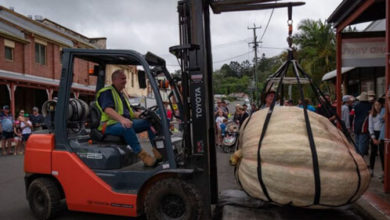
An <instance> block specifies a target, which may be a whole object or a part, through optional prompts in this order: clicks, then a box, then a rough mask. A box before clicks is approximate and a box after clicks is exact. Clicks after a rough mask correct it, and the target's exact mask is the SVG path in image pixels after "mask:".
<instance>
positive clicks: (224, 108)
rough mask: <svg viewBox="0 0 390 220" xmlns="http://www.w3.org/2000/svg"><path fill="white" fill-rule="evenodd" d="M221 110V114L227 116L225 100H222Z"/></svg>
mask: <svg viewBox="0 0 390 220" xmlns="http://www.w3.org/2000/svg"><path fill="white" fill-rule="evenodd" d="M221 105H222V111H223V116H224V117H225V118H228V116H229V108H228V107H227V103H226V101H225V100H222V104H221Z"/></svg>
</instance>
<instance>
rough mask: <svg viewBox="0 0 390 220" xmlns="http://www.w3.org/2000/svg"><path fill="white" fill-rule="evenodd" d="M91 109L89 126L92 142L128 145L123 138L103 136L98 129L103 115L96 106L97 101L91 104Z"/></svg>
mask: <svg viewBox="0 0 390 220" xmlns="http://www.w3.org/2000/svg"><path fill="white" fill-rule="evenodd" d="M89 107H90V110H89V126H90V128H91V133H90V136H91V138H92V140H93V141H96V142H104V143H113V144H120V145H126V142H125V140H124V139H123V138H122V137H121V136H116V135H105V134H102V132H101V131H99V130H98V127H99V125H100V118H101V113H100V111H99V109H98V107H97V106H96V102H95V101H93V102H91V103H90V106H89Z"/></svg>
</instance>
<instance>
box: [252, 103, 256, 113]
mask: <svg viewBox="0 0 390 220" xmlns="http://www.w3.org/2000/svg"><path fill="white" fill-rule="evenodd" d="M256 111H257V106H256V103H254V102H253V103H252V105H251V114H253V112H256Z"/></svg>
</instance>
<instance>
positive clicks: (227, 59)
mask: <svg viewBox="0 0 390 220" xmlns="http://www.w3.org/2000/svg"><path fill="white" fill-rule="evenodd" d="M249 53H251V51H249V52H245V53H243V54H239V55H237V56H234V57H229V58H226V59H223V60H217V61H213V64H215V63H221V62H225V61H229V60H232V59H235V58H239V57H242V56H245V55H248V54H249ZM166 65H167V66H180V65H179V64H166Z"/></svg>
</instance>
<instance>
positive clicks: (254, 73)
mask: <svg viewBox="0 0 390 220" xmlns="http://www.w3.org/2000/svg"><path fill="white" fill-rule="evenodd" d="M260 28H261V26H258V27H256V24H253V27H248V30H250V29H252V30H253V42H250V43H249V44H253V49H254V51H255V62H254V71H253V78H254V80H255V91H254V93H253V96H254V97H253V99H254V101H255V103H256V104H259V103H260V102H259V96H258V94H259V93H258V90H259V89H258V88H257V82H258V79H257V74H256V68H257V47H258V46H259V43H262V42H261V41H257V35H256V30H257V29H260Z"/></svg>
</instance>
